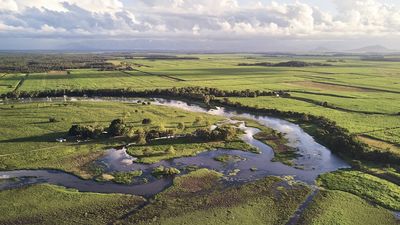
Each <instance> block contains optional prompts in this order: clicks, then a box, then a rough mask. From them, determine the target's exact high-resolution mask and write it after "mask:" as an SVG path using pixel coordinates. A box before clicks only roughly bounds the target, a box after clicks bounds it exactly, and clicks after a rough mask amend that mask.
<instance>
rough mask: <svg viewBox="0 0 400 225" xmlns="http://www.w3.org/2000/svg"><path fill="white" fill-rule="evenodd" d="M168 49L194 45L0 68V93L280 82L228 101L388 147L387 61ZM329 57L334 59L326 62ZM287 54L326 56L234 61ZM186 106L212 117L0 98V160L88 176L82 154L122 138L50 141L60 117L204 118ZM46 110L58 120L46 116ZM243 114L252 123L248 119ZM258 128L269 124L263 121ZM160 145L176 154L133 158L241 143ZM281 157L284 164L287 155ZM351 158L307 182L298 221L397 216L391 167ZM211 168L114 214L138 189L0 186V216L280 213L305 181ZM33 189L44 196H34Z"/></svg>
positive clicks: (395, 139)
mask: <svg viewBox="0 0 400 225" xmlns="http://www.w3.org/2000/svg"><path fill="white" fill-rule="evenodd" d="M179 56H196V57H199V60H148V59H145V58H143V57H139V58H134V59H124V58H121V57H118V58H117V57H115V58H113V57H111V58H110V60H109V62H112V63H113V64H115V65H119V64H120V63H128V64H129V63H135V65H138V64H141V65H144V66H141V67H137V66H134V68H135V69H137V70H135V71H117V70H116V71H97V70H95V69H74V70H69V73H67V72H65V73H31V74H28V75H26V74H0V94H5V93H8V92H11V91H15V90H16V91H17V92H18V91H27V92H33V91H42V90H53V89H58V90H64V89H78V90H79V89H116V88H131V89H133V90H146V89H155V88H171V87H190V86H205V87H213V88H218V89H223V90H245V89H250V90H261V91H274V90H285V91H288V92H289V93H290V94H291V96H290V97H288V98H283V97H275V96H273V97H272V96H268V97H266V96H265V97H256V98H230V100H231V101H232V102H240V103H242V104H244V105H249V106H257V107H259V108H269V109H279V110H282V111H293V112H304V113H309V114H313V115H317V116H323V117H326V118H328V119H330V120H332V121H335V122H336V123H337V125H339V126H341V127H343V128H346V129H348V130H349V131H350V132H351V133H352V134H354V135H355V136H357V137H359V140H361V141H363V142H364V143H367V144H369V145H370V146H372V147H374V148H377V149H379V150H380V151H391V152H394V153H395V154H400V114H399V113H400V102H399V99H400V64H399V63H396V62H373V61H362V60H360V59H359V58H358V57H355V56H354V57H353V56H347V57H333V56H318V57H317V56H315V57H314V56H301V57H300V56H292V57H267V56H263V55H251V54H209V55H206V54H196V55H179ZM331 59H340V60H342V61H336V62H327V60H331ZM291 60H298V61H305V62H319V63H330V64H332V66H313V67H303V68H295V67H262V66H238V64H239V63H249V64H251V63H260V62H271V63H278V62H284V61H291ZM324 103H326V104H324ZM324 105H325V106H324ZM198 116H202V117H203V118H205V119H206V120H208V121H210V123H211V124H213V123H215V122H217V121H220V120H221V118H219V117H216V116H210V115H205V114H198V113H188V112H185V111H181V110H178V109H173V108H168V107H161V106H154V105H141V104H131V103H116V102H79V101H78V102H69V103H68V104H65V105H64V104H63V103H56V102H46V103H27V104H2V102H0V127H1V129H0V170H12V169H39V168H53V169H60V170H64V171H68V172H72V173H74V174H77V175H79V176H81V177H84V178H91V177H93V174H92V173H91V171H90V170H89V169H88V165H90V163H91V162H93V161H94V160H95V159H97V158H98V157H100V156H101V155H102V154H103V153H104V150H105V149H107V148H110V147H111V146H117V145H121V144H122V143H125V142H126V139H123V138H122V139H121V138H116V139H105V140H96V141H90V142H88V143H84V144H78V143H72V142H67V143H57V142H56V141H55V139H56V138H59V137H62V136H64V135H65V134H66V132H67V131H68V129H69V128H70V127H71V125H72V124H83V125H85V124H94V123H96V124H99V125H101V126H107V125H108V124H109V123H110V121H112V120H113V119H116V118H125V120H126V121H127V123H128V124H130V125H132V126H134V127H144V128H157V127H159V126H163V127H165V128H177V126H178V124H179V123H181V122H183V123H184V124H185V127H186V128H185V132H192V131H194V130H195V129H196V128H198V127H205V125H204V126H203V125H200V126H198V125H197V126H195V125H193V121H195V120H196V117H198ZM50 117H55V118H56V119H57V120H58V121H59V122H56V123H51V122H49V118H50ZM144 118H150V119H151V120H152V121H153V122H152V124H150V125H142V124H141V121H142V120H143V119H144ZM249 123H250V122H249ZM249 125H250V126H255V127H258V126H259V125H257V124H254V123H253V124H249ZM306 130H307V129H306ZM310 130H311V129H310ZM264 131H265V132H267V133H268V132H271V131H270V130H268V129H267V130H264ZM283 141H284V140H282V143H284V142H283ZM269 144H271V145H272V144H273V143H269ZM170 146H173V147H174V149H175V150H176V151H177V153H176V154H162V155H154V156H144V157H142V158H140V160H141V161H142V162H146V163H151V162H157V161H159V160H162V159H169V158H175V157H181V156H187V155H193V154H196V153H198V152H200V151H204V150H206V149H211V148H215V147H226V148H229V147H230V146H231V147H232V146H235V147H237V148H242V149H243V150H250V149H247V148H248V146H245V145H244V144H243V142H230V143H185V142H180V143H176V142H174V143H169V142H167V143H165V142H164V141H160V142H159V143H157V142H156V143H153V144H152V146H151V147H152V150H153V151H154V152H165V150H167V149H168V148H169V147H170ZM238 146H239V147H238ZM146 147H148V146H142V147H140V146H139V147H137V146H135V147H134V148H131V149H129V150H128V151H129V152H130V153H131V154H132V155H135V156H141V155H143V151H144V149H145V148H146ZM285 160H286V159H285ZM350 160H351V159H350ZM287 162H288V164H290V159H287ZM362 164H363V166H364V169H365V170H363V171H366V170H368V173H370V174H367V173H364V172H360V171H356V170H346V171H338V172H333V173H328V174H324V175H321V176H320V177H319V179H318V182H317V184H318V185H319V186H320V187H322V188H324V189H326V190H321V191H319V193H318V194H317V195H316V196H315V198H314V200H313V201H312V203H311V205H309V207H308V208H307V209H306V210H305V211H304V213H303V214H302V217H301V219H300V224H321V225H322V224H349V225H350V224H351V225H352V224H360V225H361V224H363V225H364V224H366V225H368V224H371V225H372V224H382V225H385V224H388V225H389V224H398V221H395V219H394V217H393V216H392V215H391V214H390V212H389V211H388V210H387V209H391V210H397V211H399V210H400V188H399V186H398V184H399V183H398V182H400V178H399V176H400V175H399V171H400V168H399V166H398V165H381V164H376V165H375V164H373V163H372V162H368V163H367V162H362ZM114 175H115V176H116V180H118V181H120V183H129V181H130V179H131V178H132V175H130V174H114ZM220 179H221V175H220V174H219V173H217V172H213V171H209V170H199V171H196V172H194V173H191V174H189V175H184V176H182V177H177V178H175V180H174V185H173V186H172V187H170V188H169V189H167V190H165V191H164V192H161V193H159V194H158V195H157V196H156V198H155V200H154V201H152V203H151V204H149V205H147V206H146V207H144V208H142V209H140V210H139V213H136V214H132V215H130V216H129V217H128V218H125V219H121V218H120V217H121V216H122V215H124V214H125V213H127V212H128V211H130V210H132V209H134V208H135V207H136V206H137V204H138V203H139V202H141V199H139V198H137V197H133V196H125V195H100V194H92V193H78V192H76V191H73V190H66V189H63V188H60V187H56V186H51V185H35V186H31V187H27V188H22V189H15V190H10V191H1V192H0V202H2V203H3V202H4V204H2V205H3V206H2V207H0V209H1V210H2V211H3V212H5V213H3V214H2V215H0V223H5V224H21V223H20V222H19V220H18V218H22V219H23V220H25V221H32V223H37V224H40V223H45V224H54V223H57V224H63V222H64V221H65V220H66V218H68V219H71V220H73V221H74V222H76V223H83V222H82V221H85V222H87V223H88V224H107V223H110V222H113V221H115V220H118V219H121V220H120V221H119V222H121V223H134V224H149V223H150V224H204V221H207V222H208V223H210V224H226V223H229V224H240V225H242V224H285V223H286V222H287V221H288V219H289V218H290V217H291V216H292V215H293V213H294V211H295V210H296V209H297V207H298V206H299V205H300V204H301V203H302V202H303V201H304V199H305V198H306V196H307V195H308V194H309V193H310V189H309V188H307V187H304V186H302V185H298V184H295V185H294V186H290V185H288V184H286V182H284V181H282V180H281V179H280V178H275V177H268V178H265V179H262V180H260V181H257V182H254V183H248V184H245V185H242V186H237V187H230V188H222V187H221V185H220V183H219V181H220ZM43 199H46V200H48V199H50V200H49V201H47V202H46V204H42V202H44V201H43ZM58 203H60V205H58ZM377 205H379V206H377ZM86 212H87V214H86ZM50 218H52V219H53V218H54V219H53V220H50ZM49 221H50V222H49Z"/></svg>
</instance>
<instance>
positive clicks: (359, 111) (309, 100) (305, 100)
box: [285, 96, 397, 116]
mask: <svg viewBox="0 0 400 225" xmlns="http://www.w3.org/2000/svg"><path fill="white" fill-rule="evenodd" d="M285 98H289V99H293V100H297V101H302V102H307V103H311V104H314V105H316V106H321V107H324V108H328V109H333V110H338V111H342V112H349V113H361V114H367V115H386V116H395V115H397V113H384V112H372V111H362V110H353V109H347V108H342V107H338V106H334V105H329V104H327V105H324V104H323V103H324V102H319V101H316V100H312V99H308V98H302V97H295V96H290V97H285Z"/></svg>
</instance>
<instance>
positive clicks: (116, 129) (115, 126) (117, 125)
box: [108, 119, 126, 137]
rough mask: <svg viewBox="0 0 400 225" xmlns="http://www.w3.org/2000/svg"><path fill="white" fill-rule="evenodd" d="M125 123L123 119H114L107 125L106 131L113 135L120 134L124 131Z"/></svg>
mask: <svg viewBox="0 0 400 225" xmlns="http://www.w3.org/2000/svg"><path fill="white" fill-rule="evenodd" d="M125 128H126V125H125V122H124V120H123V119H115V120H113V121H112V122H111V124H110V126H109V127H108V133H109V134H110V135H111V136H113V137H116V136H122V135H124V134H125V133H126V130H125Z"/></svg>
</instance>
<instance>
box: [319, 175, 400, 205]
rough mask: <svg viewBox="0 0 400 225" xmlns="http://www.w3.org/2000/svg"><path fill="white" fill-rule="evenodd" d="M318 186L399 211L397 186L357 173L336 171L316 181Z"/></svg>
mask: <svg viewBox="0 0 400 225" xmlns="http://www.w3.org/2000/svg"><path fill="white" fill-rule="evenodd" d="M318 184H319V185H321V186H322V187H325V188H328V189H331V190H341V191H346V192H350V193H353V194H355V195H357V196H359V197H361V198H364V199H366V200H369V201H371V202H375V203H377V204H379V205H381V206H383V207H386V208H390V209H393V210H396V211H399V210H400V188H399V186H398V185H396V184H394V183H391V182H389V181H386V180H383V179H380V178H378V177H375V176H372V175H370V174H366V173H362V172H359V171H337V172H333V173H327V174H324V175H322V176H320V178H319V179H318Z"/></svg>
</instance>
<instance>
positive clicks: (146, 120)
mask: <svg viewBox="0 0 400 225" xmlns="http://www.w3.org/2000/svg"><path fill="white" fill-rule="evenodd" d="M151 122H152V121H151V119H148V118H146V119H143V120H142V124H144V125H146V124H151Z"/></svg>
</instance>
